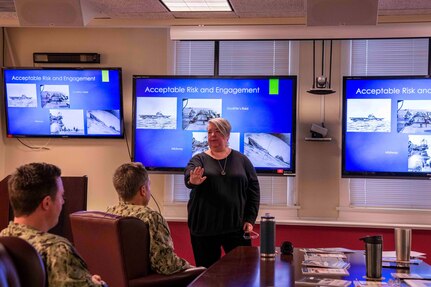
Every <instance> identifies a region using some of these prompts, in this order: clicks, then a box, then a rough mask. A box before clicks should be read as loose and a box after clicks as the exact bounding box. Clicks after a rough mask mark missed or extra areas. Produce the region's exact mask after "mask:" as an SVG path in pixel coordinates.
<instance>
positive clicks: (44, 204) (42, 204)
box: [40, 195, 52, 210]
mask: <svg viewBox="0 0 431 287" xmlns="http://www.w3.org/2000/svg"><path fill="white" fill-rule="evenodd" d="M51 203H52V200H51V197H50V196H49V195H47V196H45V197H44V198H43V199H42V201H41V202H40V207H41V208H42V210H47V209H48V208H49V207H50V206H51Z"/></svg>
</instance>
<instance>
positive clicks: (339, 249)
mask: <svg viewBox="0 0 431 287" xmlns="http://www.w3.org/2000/svg"><path fill="white" fill-rule="evenodd" d="M300 250H301V251H302V252H306V253H310V252H311V253H354V252H356V251H355V250H352V249H347V248H344V247H329V248H326V247H325V248H301V249H300Z"/></svg>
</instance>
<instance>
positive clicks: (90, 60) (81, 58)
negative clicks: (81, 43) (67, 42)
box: [33, 53, 100, 64]
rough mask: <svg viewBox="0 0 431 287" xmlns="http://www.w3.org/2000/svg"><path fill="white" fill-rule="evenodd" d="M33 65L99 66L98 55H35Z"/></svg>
mask: <svg viewBox="0 0 431 287" xmlns="http://www.w3.org/2000/svg"><path fill="white" fill-rule="evenodd" d="M33 63H69V64H72V63H87V64H99V63H100V54H98V53H33Z"/></svg>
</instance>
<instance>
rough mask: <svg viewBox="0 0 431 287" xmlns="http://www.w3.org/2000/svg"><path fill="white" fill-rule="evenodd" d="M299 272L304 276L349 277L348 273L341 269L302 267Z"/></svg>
mask: <svg viewBox="0 0 431 287" xmlns="http://www.w3.org/2000/svg"><path fill="white" fill-rule="evenodd" d="M301 270H302V274H306V275H349V271H347V269H343V268H336V269H333V268H319V267H302V269H301Z"/></svg>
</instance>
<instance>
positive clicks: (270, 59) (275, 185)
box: [172, 41, 295, 206]
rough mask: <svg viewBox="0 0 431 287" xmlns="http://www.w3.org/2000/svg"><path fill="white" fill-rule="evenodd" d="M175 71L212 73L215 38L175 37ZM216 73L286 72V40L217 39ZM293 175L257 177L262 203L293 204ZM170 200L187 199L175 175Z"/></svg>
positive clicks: (181, 180)
mask: <svg viewBox="0 0 431 287" xmlns="http://www.w3.org/2000/svg"><path fill="white" fill-rule="evenodd" d="M175 49H176V51H175V55H176V63H175V66H176V69H175V71H176V74H177V75H196V76H199V75H202V76H207V75H214V59H215V54H214V52H215V43H214V41H177V42H176V45H175ZM219 50H220V51H219V75H223V76H227V75H232V76H239V75H288V74H289V68H290V66H289V65H290V63H289V56H290V54H289V53H290V51H291V49H290V42H289V41H220V42H219ZM294 180H295V178H294V177H284V176H281V177H272V176H262V177H259V184H260V189H261V204H269V205H282V206H289V205H294V200H295V199H294V191H293V190H294V188H293V186H294ZM173 181H174V183H173V184H172V186H173V189H174V190H173V192H172V194H173V201H174V202H186V201H188V199H189V193H190V190H189V189H187V188H186V187H185V185H184V176H183V175H174V176H173Z"/></svg>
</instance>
